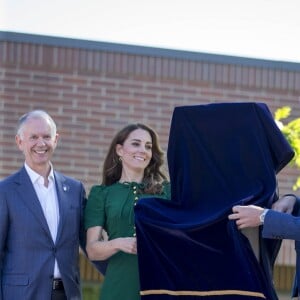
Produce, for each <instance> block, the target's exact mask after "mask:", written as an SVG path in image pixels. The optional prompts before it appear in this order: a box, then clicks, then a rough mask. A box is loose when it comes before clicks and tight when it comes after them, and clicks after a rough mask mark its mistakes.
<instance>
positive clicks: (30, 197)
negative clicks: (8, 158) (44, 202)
mask: <svg viewBox="0 0 300 300" xmlns="http://www.w3.org/2000/svg"><path fill="white" fill-rule="evenodd" d="M16 183H17V184H18V187H17V190H18V192H19V195H20V199H21V200H22V201H23V202H24V203H25V205H26V206H27V207H28V208H29V209H30V211H31V212H32V214H33V215H34V217H35V218H36V219H37V220H38V222H39V223H40V224H41V225H42V228H43V229H44V230H45V232H46V233H47V235H48V236H49V237H50V239H51V240H52V238H51V233H50V230H49V227H48V224H47V220H46V218H45V215H44V212H43V209H42V207H41V204H40V201H39V199H38V197H37V195H36V192H35V190H34V187H33V185H32V182H31V180H30V177H29V176H28V174H27V172H26V170H25V167H23V168H22V169H21V170H20V172H19V177H17V179H16Z"/></svg>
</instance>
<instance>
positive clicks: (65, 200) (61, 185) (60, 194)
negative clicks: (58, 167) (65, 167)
mask: <svg viewBox="0 0 300 300" xmlns="http://www.w3.org/2000/svg"><path fill="white" fill-rule="evenodd" d="M54 178H55V185H56V191H57V200H58V206H59V224H58V230H57V237H56V243H57V242H58V241H59V238H60V237H61V235H62V230H63V228H64V223H65V221H66V220H65V219H66V212H67V210H68V208H69V205H70V203H69V197H68V195H69V190H70V186H69V185H68V184H67V182H66V179H65V177H64V176H63V175H62V174H60V173H58V172H54Z"/></svg>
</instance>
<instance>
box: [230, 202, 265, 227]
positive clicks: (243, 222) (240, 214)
mask: <svg viewBox="0 0 300 300" xmlns="http://www.w3.org/2000/svg"><path fill="white" fill-rule="evenodd" d="M263 211H264V209H263V208H262V207H259V206H255V205H247V206H242V205H236V206H234V207H233V208H232V212H233V213H232V214H231V215H229V216H228V218H229V220H236V225H237V227H238V228H239V229H242V228H247V227H257V226H259V225H261V221H260V218H259V217H260V215H261V214H262V213H263Z"/></svg>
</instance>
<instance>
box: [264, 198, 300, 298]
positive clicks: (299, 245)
mask: <svg viewBox="0 0 300 300" xmlns="http://www.w3.org/2000/svg"><path fill="white" fill-rule="evenodd" d="M297 206H298V207H299V199H298V203H297ZM297 210H298V208H297ZM297 210H296V211H295V210H294V211H295V213H296V214H297V215H298V212H297ZM262 234H263V237H264V238H272V239H290V240H295V250H296V276H295V280H294V286H293V289H292V296H293V297H297V296H298V293H299V289H298V287H299V286H300V217H299V216H294V215H290V214H284V213H279V212H276V211H273V210H269V211H268V213H267V214H266V217H265V220H264V226H263V232H262Z"/></svg>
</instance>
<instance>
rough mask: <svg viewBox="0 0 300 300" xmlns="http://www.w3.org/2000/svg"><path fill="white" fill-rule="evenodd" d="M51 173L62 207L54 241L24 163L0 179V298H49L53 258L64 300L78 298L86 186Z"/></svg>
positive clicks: (8, 299)
mask: <svg viewBox="0 0 300 300" xmlns="http://www.w3.org/2000/svg"><path fill="white" fill-rule="evenodd" d="M54 177H55V183H56V188H57V196H58V202H59V212H60V221H59V226H58V233H57V239H56V241H55V243H54V242H53V240H52V238H51V234H50V231H49V228H48V225H47V221H46V219H45V217H44V214H43V211H42V208H41V206H40V203H39V200H38V198H37V195H36V193H35V190H34V187H33V185H32V183H31V181H30V178H29V176H28V174H27V172H26V170H25V168H24V167H23V168H22V169H21V170H19V171H18V172H17V173H15V174H14V175H11V176H9V177H8V178H6V179H4V180H2V181H1V182H0V283H1V286H0V300H15V299H22V300H41V299H43V300H51V288H52V279H53V269H54V260H55V258H56V259H57V262H58V265H59V269H60V272H61V275H62V280H63V283H64V286H65V291H66V295H67V298H68V300H79V299H81V289H80V274H79V266H78V259H79V241H80V240H84V234H83V231H82V230H83V225H82V215H83V208H84V205H85V203H86V197H85V190H84V187H83V185H82V183H81V182H79V181H77V180H74V179H72V178H70V177H66V176H64V175H62V174H61V173H58V172H54Z"/></svg>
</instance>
